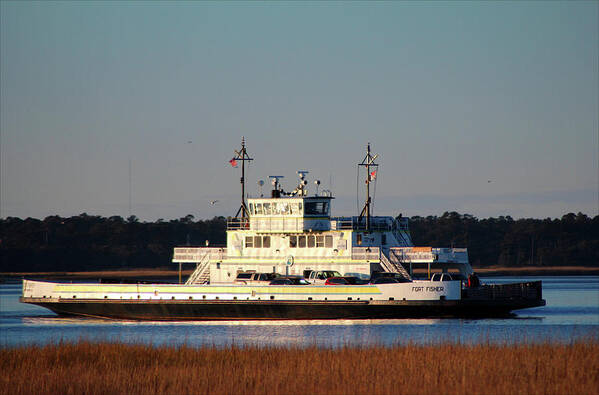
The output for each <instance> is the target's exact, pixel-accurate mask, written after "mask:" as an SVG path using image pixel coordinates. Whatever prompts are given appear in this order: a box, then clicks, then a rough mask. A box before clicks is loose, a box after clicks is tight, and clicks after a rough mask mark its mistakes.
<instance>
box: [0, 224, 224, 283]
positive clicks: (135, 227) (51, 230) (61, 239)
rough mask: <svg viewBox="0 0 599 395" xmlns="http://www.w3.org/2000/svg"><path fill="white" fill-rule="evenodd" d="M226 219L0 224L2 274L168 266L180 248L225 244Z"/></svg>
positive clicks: (0, 264)
mask: <svg viewBox="0 0 599 395" xmlns="http://www.w3.org/2000/svg"><path fill="white" fill-rule="evenodd" d="M225 229H226V219H225V218H224V217H215V218H213V219H211V220H205V221H197V222H194V221H193V216H192V215H188V216H186V217H183V218H181V219H179V220H172V221H169V222H165V221H163V220H160V221H156V222H139V220H138V219H137V217H135V216H130V217H129V218H127V219H126V220H124V219H123V218H122V217H119V216H112V217H109V218H105V217H100V216H90V215H87V214H86V213H83V214H81V215H78V216H75V217H70V218H62V217H58V216H50V217H46V218H45V219H44V220H43V221H41V220H39V219H34V218H27V219H24V220H23V219H19V218H14V217H8V218H6V219H0V271H2V272H21V271H73V270H81V271H85V270H96V269H119V268H135V267H160V266H168V265H169V264H170V261H171V258H172V252H173V251H172V249H173V247H175V246H179V245H187V244H189V245H205V241H206V240H208V241H209V242H210V244H211V245H224V244H225V242H226V238H225Z"/></svg>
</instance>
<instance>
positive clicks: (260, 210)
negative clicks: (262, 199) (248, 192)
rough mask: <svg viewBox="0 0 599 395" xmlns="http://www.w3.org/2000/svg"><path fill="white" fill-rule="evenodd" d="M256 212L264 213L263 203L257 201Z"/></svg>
mask: <svg viewBox="0 0 599 395" xmlns="http://www.w3.org/2000/svg"><path fill="white" fill-rule="evenodd" d="M256 214H262V203H256Z"/></svg>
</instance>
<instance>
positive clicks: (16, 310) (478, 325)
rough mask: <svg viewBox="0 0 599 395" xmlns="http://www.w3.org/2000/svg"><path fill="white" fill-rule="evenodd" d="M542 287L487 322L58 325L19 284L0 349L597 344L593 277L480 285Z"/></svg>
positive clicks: (5, 298) (2, 319)
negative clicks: (528, 301) (533, 303)
mask: <svg viewBox="0 0 599 395" xmlns="http://www.w3.org/2000/svg"><path fill="white" fill-rule="evenodd" d="M534 280H542V281H543V298H544V299H545V300H546V301H547V305H546V306H544V307H536V308H531V309H525V310H519V311H517V312H516V314H515V315H514V316H512V317H509V318H495V319H447V318H444V319H393V320H327V321H317V320H313V321H275V322H272V321H265V322H262V321H226V322H222V321H219V322H207V321H193V322H137V321H113V320H101V319H87V318H61V317H58V316H56V315H55V314H54V313H52V312H50V311H49V310H46V309H44V308H41V307H38V306H33V305H27V304H23V303H19V301H18V298H19V295H20V293H21V283H20V282H14V283H4V284H0V346H1V347H11V346H18V345H26V344H47V343H57V342H60V341H62V342H76V341H79V340H88V341H117V342H125V343H142V344H152V345H181V344H186V345H191V346H201V345H209V346H212V345H214V346H217V347H223V346H228V345H231V344H235V345H258V346H299V347H304V346H310V345H318V346H328V347H338V346H343V345H352V346H366V345H385V346H390V345H394V344H406V343H415V344H436V343H448V342H450V343H458V342H459V343H468V344H472V343H510V344H511V343H539V342H546V341H556V342H566V343H567V342H571V341H573V340H580V339H588V338H594V339H599V276H560V277H492V278H491V277H489V278H483V279H482V281H483V282H484V283H506V282H521V281H534Z"/></svg>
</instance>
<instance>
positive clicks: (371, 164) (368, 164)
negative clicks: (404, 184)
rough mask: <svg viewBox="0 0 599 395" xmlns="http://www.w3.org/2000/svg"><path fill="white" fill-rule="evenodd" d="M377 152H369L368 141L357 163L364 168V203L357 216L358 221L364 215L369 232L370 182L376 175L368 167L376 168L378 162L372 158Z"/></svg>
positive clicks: (374, 157)
mask: <svg viewBox="0 0 599 395" xmlns="http://www.w3.org/2000/svg"><path fill="white" fill-rule="evenodd" d="M378 156H379V155H378V154H375V155H372V154H371V153H370V143H368V146H367V148H366V156H365V157H364V159H363V160H362V162H361V163H358V166H364V167H365V168H366V202H365V203H364V208H363V209H362V212H361V213H360V217H359V218H358V223H360V221H361V220H362V217H364V215H366V232H370V205H371V200H370V183H371V182H372V180H373V179H375V177H376V171H377V170H374V171H373V173H374V174H375V175H374V176H373V175H372V173H371V171H370V168H371V167H374V168H375V169H378V166H379V165H378V164H377V163H374V160H375V159H376V158H377V157H378Z"/></svg>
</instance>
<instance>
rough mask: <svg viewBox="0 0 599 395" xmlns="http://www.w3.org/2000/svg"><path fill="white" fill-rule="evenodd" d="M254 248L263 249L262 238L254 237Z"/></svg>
mask: <svg viewBox="0 0 599 395" xmlns="http://www.w3.org/2000/svg"><path fill="white" fill-rule="evenodd" d="M254 248H262V236H254Z"/></svg>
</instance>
